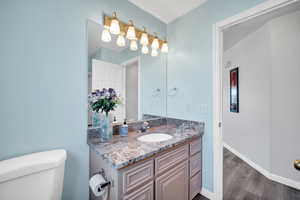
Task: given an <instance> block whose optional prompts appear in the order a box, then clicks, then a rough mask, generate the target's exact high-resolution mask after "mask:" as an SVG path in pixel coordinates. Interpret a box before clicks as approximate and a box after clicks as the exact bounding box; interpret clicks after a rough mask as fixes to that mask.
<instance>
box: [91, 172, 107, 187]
mask: <svg viewBox="0 0 300 200" xmlns="http://www.w3.org/2000/svg"><path fill="white" fill-rule="evenodd" d="M96 174H100V175H102V176H103V178H104V179H105V180H106V181H105V182H104V183H102V184H101V185H100V188H101V189H103V188H105V187H107V186H110V185H111V181H108V180H107V177H106V176H105V172H104V169H103V168H102V169H101V170H100V171H99V172H96V173H94V174H93V176H94V175H96Z"/></svg>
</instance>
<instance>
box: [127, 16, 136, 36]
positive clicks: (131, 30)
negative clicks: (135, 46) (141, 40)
mask: <svg viewBox="0 0 300 200" xmlns="http://www.w3.org/2000/svg"><path fill="white" fill-rule="evenodd" d="M126 37H127V39H128V40H135V39H136V34H135V28H134V26H133V22H132V21H130V25H129V27H128V30H127V34H126Z"/></svg>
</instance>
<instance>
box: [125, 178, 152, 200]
mask: <svg viewBox="0 0 300 200" xmlns="http://www.w3.org/2000/svg"><path fill="white" fill-rule="evenodd" d="M123 200H153V181H151V182H150V183H148V184H146V185H145V186H144V187H141V188H140V189H137V190H136V191H134V192H133V193H131V194H129V195H126V196H125V197H124V198H123Z"/></svg>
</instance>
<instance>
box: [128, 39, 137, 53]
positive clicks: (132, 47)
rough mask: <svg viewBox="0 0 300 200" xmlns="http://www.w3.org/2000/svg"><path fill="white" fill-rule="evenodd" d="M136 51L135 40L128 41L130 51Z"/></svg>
mask: <svg viewBox="0 0 300 200" xmlns="http://www.w3.org/2000/svg"><path fill="white" fill-rule="evenodd" d="M137 49H138V45H137V42H136V40H131V41H130V50H131V51H136V50H137Z"/></svg>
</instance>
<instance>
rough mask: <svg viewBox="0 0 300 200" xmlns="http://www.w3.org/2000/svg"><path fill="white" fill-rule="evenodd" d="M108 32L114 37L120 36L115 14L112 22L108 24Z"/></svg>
mask: <svg viewBox="0 0 300 200" xmlns="http://www.w3.org/2000/svg"><path fill="white" fill-rule="evenodd" d="M109 31H110V32H111V33H112V34H114V35H119V34H120V24H119V20H118V18H117V14H116V12H114V13H113V16H112V20H111V23H110V27H109Z"/></svg>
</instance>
